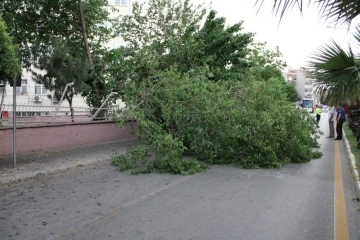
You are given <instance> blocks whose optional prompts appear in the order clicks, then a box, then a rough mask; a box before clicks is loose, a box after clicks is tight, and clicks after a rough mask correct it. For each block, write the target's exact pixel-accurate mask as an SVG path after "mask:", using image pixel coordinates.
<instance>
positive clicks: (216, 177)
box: [0, 115, 360, 240]
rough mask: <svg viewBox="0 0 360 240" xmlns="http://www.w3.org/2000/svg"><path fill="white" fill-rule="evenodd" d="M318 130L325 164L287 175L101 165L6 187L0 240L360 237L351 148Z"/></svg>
mask: <svg viewBox="0 0 360 240" xmlns="http://www.w3.org/2000/svg"><path fill="white" fill-rule="evenodd" d="M320 126H321V129H322V130H323V131H324V132H325V134H324V136H322V137H321V139H320V143H321V151H322V152H323V157H322V158H321V159H316V160H313V161H311V162H310V163H305V164H290V165H288V166H286V167H284V168H282V169H272V170H264V169H255V170H245V169H240V168H232V167H225V166H213V167H212V168H211V169H210V170H209V171H208V172H205V173H200V174H196V175H192V176H177V175H169V174H146V175H139V176H133V175H131V174H130V173H128V172H125V173H120V172H118V171H117V169H116V168H115V167H113V166H111V165H110V162H109V161H102V162H99V163H96V164H93V165H88V166H84V167H78V168H74V169H72V170H71V171H64V172H61V173H56V174H49V175H47V176H44V177H41V178H35V179H30V180H27V181H25V182H18V183H12V184H7V185H2V186H1V187H0V192H1V194H0V202H1V209H0V210H1V211H0V239H21V240H28V239H77V240H82V239H84V240H91V239H94V240H95V239H114V240H118V239H121V240H123V239H124V240H125V239H136V240H137V239H154V240H155V239H156V240H158V239H174V240H178V239H179V240H180V239H196V240H197V239H206V240H211V239H214V240H217V239H251V240H263V239H269V240H271V239H274V240H275V239H280V240H281V239H284V240H287V239H306V240H309V239H310V240H311V239H321V240H323V239H341V240H346V239H359V238H360V213H359V211H358V209H359V203H358V202H356V201H354V200H355V198H356V191H355V187H354V182H353V180H352V177H351V174H350V167H349V164H348V161H347V158H346V153H345V148H344V145H343V144H342V142H341V141H334V140H332V139H327V138H326V136H327V133H328V132H327V131H328V130H327V124H326V115H325V116H324V117H323V119H322V120H321V123H320ZM335 163H339V164H340V168H341V170H342V171H340V172H341V174H342V175H341V179H339V178H338V177H335V175H336V176H338V175H337V174H339V168H335V166H336V165H335ZM338 167H339V166H338ZM337 169H338V170H337ZM335 173H337V174H335ZM335 183H336V184H335ZM339 183H341V184H339ZM340 185H341V186H343V189H342V191H341V190H339V189H337V188H336V187H335V186H340ZM339 193H340V194H339ZM341 197H343V200H344V202H343V204H341V201H339V199H341ZM344 206H345V208H343V207H344ZM336 212H340V213H341V214H340V215H339V214H335V213H336ZM344 216H345V220H346V229H345V230H344V228H343V226H344V222H345V221H344V219H342V217H344ZM339 226H340V227H339ZM335 229H337V231H338V232H337V233H336V234H335V233H334V231H335ZM345 231H347V236H348V237H347V238H339V236H340V234H343V233H344V232H345ZM341 236H346V234H345V235H341Z"/></svg>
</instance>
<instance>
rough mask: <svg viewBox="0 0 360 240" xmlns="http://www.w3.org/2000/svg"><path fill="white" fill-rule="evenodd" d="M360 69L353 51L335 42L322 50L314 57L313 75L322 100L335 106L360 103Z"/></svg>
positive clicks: (359, 63)
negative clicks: (343, 103)
mask: <svg viewBox="0 0 360 240" xmlns="http://www.w3.org/2000/svg"><path fill="white" fill-rule="evenodd" d="M359 36H360V34H359ZM359 67H360V62H359V59H357V58H356V57H355V54H354V53H353V52H352V50H351V49H349V51H346V50H344V49H343V48H341V46H340V45H339V44H337V43H336V42H334V41H333V42H332V44H330V45H325V46H323V47H322V48H320V49H319V51H318V52H317V53H315V54H314V55H313V61H312V68H313V73H312V74H313V76H314V78H315V79H316V84H317V92H318V94H319V95H320V96H321V99H322V100H323V101H324V102H329V103H333V104H339V103H341V102H346V101H349V100H350V101H353V102H357V101H359V100H360V95H359V92H360V72H359Z"/></svg>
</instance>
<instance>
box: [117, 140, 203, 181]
mask: <svg viewBox="0 0 360 240" xmlns="http://www.w3.org/2000/svg"><path fill="white" fill-rule="evenodd" d="M158 137H159V140H160V142H162V140H165V141H163V142H162V143H161V146H158V152H157V153H156V154H153V156H152V155H151V154H149V151H148V147H147V146H145V145H141V146H136V147H133V146H128V148H127V152H126V154H123V155H114V156H113V157H112V164H113V165H115V166H117V167H118V168H119V171H126V170H131V173H132V174H139V173H150V172H153V171H154V170H156V171H158V172H161V173H172V174H182V175H190V174H194V173H197V172H203V171H205V170H206V169H208V167H207V166H206V165H204V164H202V163H199V162H198V161H196V160H195V159H184V158H182V156H181V154H179V149H181V147H179V146H178V147H176V146H175V145H176V144H177V143H179V142H173V141H172V139H171V140H170V138H168V139H169V140H170V141H167V139H166V136H165V138H164V136H158ZM160 138H162V139H160ZM167 147H170V149H166V150H165V149H164V148H167ZM171 150H174V152H172V153H170V151H171ZM164 152H166V153H170V154H166V155H164V156H162V155H161V154H162V153H164Z"/></svg>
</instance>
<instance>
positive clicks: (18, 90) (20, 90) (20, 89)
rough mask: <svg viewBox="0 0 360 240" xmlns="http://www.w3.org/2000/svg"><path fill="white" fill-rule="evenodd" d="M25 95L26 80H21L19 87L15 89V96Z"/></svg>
mask: <svg viewBox="0 0 360 240" xmlns="http://www.w3.org/2000/svg"><path fill="white" fill-rule="evenodd" d="M26 94H27V80H26V79H21V86H20V87H16V95H26Z"/></svg>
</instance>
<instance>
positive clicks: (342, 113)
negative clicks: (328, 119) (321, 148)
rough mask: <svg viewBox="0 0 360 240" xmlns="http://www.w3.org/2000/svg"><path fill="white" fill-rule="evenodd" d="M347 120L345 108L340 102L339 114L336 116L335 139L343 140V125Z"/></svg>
mask: <svg viewBox="0 0 360 240" xmlns="http://www.w3.org/2000/svg"><path fill="white" fill-rule="evenodd" d="M344 121H345V109H344V108H343V106H342V105H341V104H340V106H339V108H338V114H337V116H336V134H337V136H336V138H335V139H334V140H342V125H343V123H344Z"/></svg>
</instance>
